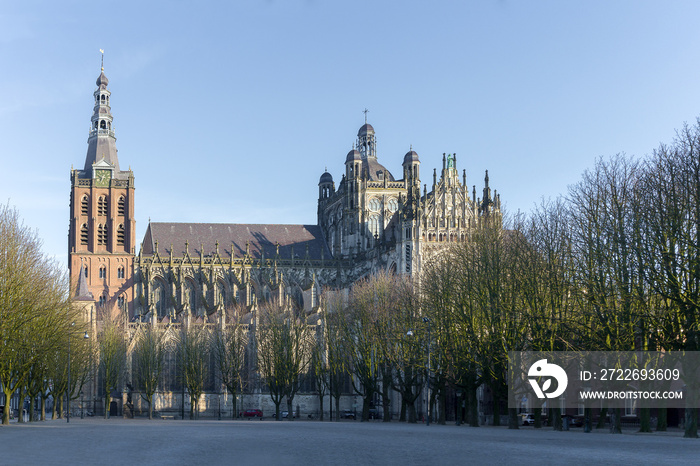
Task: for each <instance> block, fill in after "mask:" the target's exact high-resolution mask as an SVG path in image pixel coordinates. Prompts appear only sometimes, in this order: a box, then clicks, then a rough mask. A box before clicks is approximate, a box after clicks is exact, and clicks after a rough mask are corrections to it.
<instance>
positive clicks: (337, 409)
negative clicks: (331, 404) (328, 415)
mask: <svg viewBox="0 0 700 466" xmlns="http://www.w3.org/2000/svg"><path fill="white" fill-rule="evenodd" d="M355 414H357V413H355ZM331 420H332V419H331ZM335 420H336V421H339V420H340V396H338V397H336V399H335Z"/></svg>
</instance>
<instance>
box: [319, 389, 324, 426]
mask: <svg viewBox="0 0 700 466" xmlns="http://www.w3.org/2000/svg"><path fill="white" fill-rule="evenodd" d="M318 406H319V410H318V420H319V421H323V393H319V394H318Z"/></svg>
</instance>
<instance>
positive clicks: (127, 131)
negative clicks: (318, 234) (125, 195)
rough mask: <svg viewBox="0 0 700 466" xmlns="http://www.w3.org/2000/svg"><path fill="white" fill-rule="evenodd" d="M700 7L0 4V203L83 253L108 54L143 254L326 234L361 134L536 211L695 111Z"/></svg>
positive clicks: (48, 240)
mask: <svg viewBox="0 0 700 466" xmlns="http://www.w3.org/2000/svg"><path fill="white" fill-rule="evenodd" d="M698 18H700V2H697V1H663V2H661V1H640V0H635V1H592V0H585V1H560V0H555V1H536V0H532V1H487V0H482V1H452V2H446V1H439V0H438V1H407V0H402V1H380V0H374V1H364V0H353V1H339V0H336V1H331V0H306V1H304V0H285V1H282V0H278V1H272V0H269V1H264V0H240V1H230V2H223V1H222V2H212V1H202V0H200V1H197V2H194V1H192V2H187V1H162V2H158V1H114V2H99V1H90V2H83V1H70V0H63V1H60V2H57V1H53V0H51V1H32V0H23V1H14V2H7V1H2V2H0V162H1V163H0V201H2V202H8V201H9V203H10V204H11V205H14V206H16V207H17V208H18V209H19V211H20V213H21V215H22V217H23V218H24V220H25V222H26V224H27V225H29V226H30V227H32V228H36V229H37V230H38V232H39V235H40V237H41V238H42V239H43V240H44V244H45V250H46V251H47V252H48V253H49V254H50V255H53V256H55V257H56V258H57V259H58V260H59V261H61V262H63V263H66V262H67V232H68V224H69V217H68V203H69V194H70V178H69V170H70V168H71V166H72V165H74V166H75V167H76V168H82V166H83V164H84V161H85V153H86V151H87V136H88V129H89V124H90V116H91V114H92V107H93V96H92V93H93V91H94V90H95V87H96V86H95V80H96V79H97V76H98V75H99V72H100V53H99V49H100V48H102V49H104V50H105V58H104V61H105V63H104V67H105V74H106V75H107V77H108V78H109V81H110V85H109V88H110V90H111V91H112V98H111V104H112V114H113V115H114V128H115V130H116V133H117V148H118V149H119V160H120V165H121V167H122V169H126V168H127V167H129V166H130V167H131V169H132V170H133V171H134V175H135V177H136V219H137V242H139V243H140V242H141V240H142V238H143V234H144V232H145V229H146V226H147V224H148V220H149V218H150V219H151V220H152V221H159V222H163V221H165V222H230V223H306V224H315V223H316V205H317V198H318V179H319V176H320V175H321V174H322V173H323V171H324V168H325V167H328V171H329V172H330V173H331V174H332V175H333V177H334V179H335V181H336V185H337V183H338V182H339V181H340V178H341V177H342V174H343V170H344V165H343V164H344V161H345V155H346V154H347V152H348V151H349V150H350V149H351V147H352V144H353V142H354V141H355V138H356V135H357V130H358V129H359V128H360V126H362V124H363V123H364V115H363V113H362V110H363V109H365V108H367V109H369V114H368V121H369V123H371V124H372V125H373V126H374V128H375V130H376V134H377V141H378V155H379V161H380V162H381V163H383V164H384V165H385V166H386V167H387V168H388V169H389V170H390V171H392V173H394V175H396V177H397V178H400V177H401V162H402V160H403V155H404V154H405V153H406V152H407V151H408V150H409V147H410V146H411V145H412V146H413V149H414V150H416V151H417V152H418V154H419V156H420V160H421V163H422V165H421V175H422V182H424V183H427V184H428V185H430V184H431V182H432V170H433V168H435V167H437V168H438V169H440V168H441V166H442V154H443V152H446V153H457V168H458V169H459V171H460V173H461V171H462V169H463V168H466V170H467V183H468V185H469V186H472V185H474V184H476V185H477V190H478V191H480V189H481V188H482V186H483V177H484V170H486V169H488V170H489V177H490V184H491V187H492V188H494V189H496V190H498V192H499V193H500V194H501V199H502V201H503V203H504V205H505V208H506V209H507V210H508V211H510V212H514V211H517V210H523V211H528V210H530V209H531V208H532V206H533V205H534V204H535V203H538V202H539V201H540V199H542V198H543V197H555V196H557V195H559V194H561V193H565V192H566V189H567V186H568V185H570V184H573V183H575V182H577V181H578V180H579V178H580V175H581V173H582V172H583V171H584V170H586V169H587V168H590V167H592V165H593V163H594V161H595V159H596V158H597V157H599V156H611V155H614V154H616V153H618V152H626V153H628V154H634V155H638V156H644V155H645V154H648V153H650V152H651V151H652V150H653V149H654V148H655V147H657V146H658V144H659V143H661V142H671V140H672V139H673V137H674V134H675V130H676V129H677V128H679V127H681V126H682V125H683V123H684V122H686V121H687V122H690V123H692V122H694V121H695V119H696V117H697V116H698V115H700V60H698V54H699V53H700V29H699V28H698V25H697V22H698Z"/></svg>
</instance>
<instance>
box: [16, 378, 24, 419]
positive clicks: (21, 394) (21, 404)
mask: <svg viewBox="0 0 700 466" xmlns="http://www.w3.org/2000/svg"><path fill="white" fill-rule="evenodd" d="M17 422H18V423H24V388H23V387H20V388H19V397H18V403H17Z"/></svg>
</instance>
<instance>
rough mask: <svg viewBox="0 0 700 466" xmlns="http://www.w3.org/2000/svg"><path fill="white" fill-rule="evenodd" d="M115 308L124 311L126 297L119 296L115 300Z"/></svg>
mask: <svg viewBox="0 0 700 466" xmlns="http://www.w3.org/2000/svg"><path fill="white" fill-rule="evenodd" d="M117 306H119V309H120V310H122V311H126V296H124V295H121V296H119V297H118V298H117Z"/></svg>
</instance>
